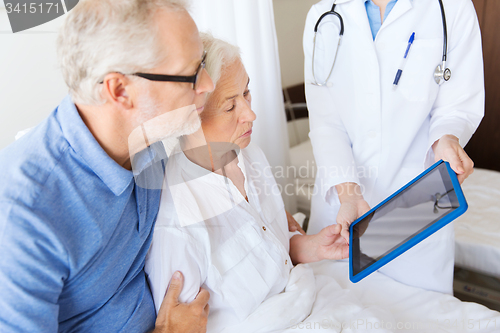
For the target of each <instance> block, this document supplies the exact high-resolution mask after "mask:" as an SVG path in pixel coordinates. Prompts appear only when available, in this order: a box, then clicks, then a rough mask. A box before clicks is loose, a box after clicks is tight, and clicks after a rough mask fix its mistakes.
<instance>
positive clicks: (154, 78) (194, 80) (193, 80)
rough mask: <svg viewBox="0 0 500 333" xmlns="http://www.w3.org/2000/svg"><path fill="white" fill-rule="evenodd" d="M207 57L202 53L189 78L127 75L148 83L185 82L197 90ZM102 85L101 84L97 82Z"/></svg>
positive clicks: (142, 74) (143, 74)
mask: <svg viewBox="0 0 500 333" xmlns="http://www.w3.org/2000/svg"><path fill="white" fill-rule="evenodd" d="M206 57H207V51H203V57H202V58H201V63H200V65H199V66H198V69H197V70H196V72H195V73H194V75H191V76H181V75H163V74H149V73H133V74H129V75H135V76H139V77H142V78H143V79H146V80H150V81H160V82H186V83H192V84H193V89H194V90H196V88H198V84H199V82H200V80H199V78H200V75H201V72H202V71H203V69H204V68H205V58H206ZM99 83H102V82H99Z"/></svg>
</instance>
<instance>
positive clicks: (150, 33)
mask: <svg viewBox="0 0 500 333" xmlns="http://www.w3.org/2000/svg"><path fill="white" fill-rule="evenodd" d="M163 8H166V9H170V10H185V9H186V2H185V1H184V0H81V1H80V2H79V3H78V5H77V6H76V7H75V8H74V9H73V10H71V11H70V12H69V13H68V14H67V17H66V19H65V23H64V25H63V27H62V28H61V31H60V33H59V38H58V40H57V51H58V57H59V61H60V65H61V70H62V74H63V78H64V81H65V82H66V84H67V85H68V87H69V92H70V94H71V97H72V99H73V102H75V103H80V104H86V105H98V104H102V103H104V100H103V99H102V97H101V86H100V84H99V82H101V81H102V80H103V79H104V77H105V76H106V74H108V73H112V72H119V73H123V74H131V73H135V72H140V71H145V70H148V69H152V68H154V67H156V66H158V65H159V64H160V63H161V62H162V61H163V60H164V59H165V57H166V54H164V52H162V45H161V44H160V43H159V42H158V27H157V25H156V24H155V20H154V15H155V13H156V12H157V11H158V10H159V9H163Z"/></svg>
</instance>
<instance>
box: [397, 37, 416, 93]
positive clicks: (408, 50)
mask: <svg viewBox="0 0 500 333" xmlns="http://www.w3.org/2000/svg"><path fill="white" fill-rule="evenodd" d="M414 40H415V33H412V34H411V36H410V39H409V40H408V46H407V47H406V52H405V55H404V57H403V60H402V61H401V65H399V69H398V72H397V73H396V77H395V78H394V83H393V85H394V89H396V88H397V86H398V83H399V80H400V79H401V75H402V74H403V69H404V67H405V65H406V59H408V53H409V52H410V48H411V46H412V44H413V41H414Z"/></svg>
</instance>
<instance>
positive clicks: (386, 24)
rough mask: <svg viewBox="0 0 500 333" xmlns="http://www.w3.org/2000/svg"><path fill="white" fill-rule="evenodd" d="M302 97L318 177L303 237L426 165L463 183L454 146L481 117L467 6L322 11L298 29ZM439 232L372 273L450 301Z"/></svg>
mask: <svg viewBox="0 0 500 333" xmlns="http://www.w3.org/2000/svg"><path fill="white" fill-rule="evenodd" d="M303 44H304V55H305V64H304V70H305V89H306V100H307V106H308V110H309V122H310V133H309V136H310V138H311V142H312V146H313V151H314V157H315V160H316V164H317V166H318V173H317V177H316V183H315V191H314V195H313V198H312V203H311V216H310V221H309V229H308V233H310V234H315V233H317V232H318V231H319V230H321V229H322V228H323V227H325V226H327V225H331V224H335V223H337V224H340V225H341V226H342V231H341V235H342V237H343V238H344V239H346V240H348V237H349V231H348V228H349V225H350V224H351V223H352V222H353V221H354V220H356V219H357V218H358V217H360V216H362V215H363V214H364V213H366V212H367V211H369V209H370V207H374V206H375V205H377V204H378V203H380V202H381V201H383V200H384V199H386V198H387V197H388V196H390V195H391V194H393V193H394V192H396V191H397V190H398V189H400V188H401V187H402V186H403V185H405V184H406V183H408V182H409V181H410V180H412V179H413V178H414V177H416V176H417V175H419V174H420V173H421V172H422V171H424V170H425V169H426V168H428V167H430V166H431V165H433V164H434V163H435V162H436V161H438V160H440V159H443V160H444V161H448V162H449V164H450V167H451V169H453V170H454V171H455V172H456V174H457V176H458V181H459V182H460V183H462V182H463V181H464V180H465V179H466V178H467V177H468V176H469V175H470V174H471V173H472V171H473V162H472V160H471V159H470V158H469V157H468V156H467V154H466V153H465V151H464V149H463V147H464V146H465V145H466V144H467V142H468V141H469V139H470V138H471V136H472V134H473V133H474V132H475V130H476V129H477V127H478V125H479V123H480V121H481V119H482V117H483V115H484V75H483V60H482V48H481V35H480V31H479V24H478V21H477V16H476V13H475V9H474V5H473V4H472V1H471V0H335V1H334V0H323V1H320V2H318V3H317V4H315V5H314V6H313V7H312V8H311V9H310V11H309V13H308V16H307V20H306V25H305V30H304V39H303ZM453 265H454V233H453V226H452V225H451V224H449V225H447V226H445V227H444V228H442V229H441V230H439V231H438V232H436V233H435V234H433V235H432V236H430V237H428V238H427V239H425V240H424V241H422V242H420V243H419V244H418V245H416V246H414V247H413V248H412V249H410V250H408V251H407V252H406V253H404V254H402V255H401V256H399V257H398V258H397V260H394V261H392V262H390V263H388V264H387V265H385V266H384V267H383V268H381V269H380V271H381V272H382V273H384V274H387V275H389V276H391V277H392V278H394V279H396V280H398V281H400V282H403V283H406V284H408V285H413V286H416V287H421V288H425V289H429V290H435V291H440V292H445V293H451V292H452V281H453Z"/></svg>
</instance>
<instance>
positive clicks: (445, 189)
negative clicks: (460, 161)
mask: <svg viewBox="0 0 500 333" xmlns="http://www.w3.org/2000/svg"><path fill="white" fill-rule="evenodd" d="M466 210H467V202H466V200H465V197H464V195H463V192H462V189H461V187H460V184H459V182H458V179H457V175H456V174H455V172H454V171H453V170H452V169H451V167H450V165H449V163H448V162H444V161H442V160H441V161H439V162H436V163H435V164H434V165H433V166H431V167H430V168H429V169H427V170H425V171H424V172H422V173H421V174H420V175H419V176H417V177H416V178H415V179H413V180H412V181H410V182H409V183H408V184H406V185H405V186H403V187H402V188H401V189H400V190H398V191H397V192H396V193H394V194H393V195H391V196H390V197H388V198H387V199H385V200H384V201H382V202H381V203H380V204H378V205H377V206H376V207H374V208H373V209H371V210H370V211H369V212H367V213H366V214H364V215H363V216H361V217H360V218H358V219H357V220H356V221H354V222H353V223H352V224H351V226H350V230H349V231H350V236H349V237H350V243H349V278H350V280H351V281H352V282H358V281H360V280H361V279H363V278H365V277H366V276H368V275H370V274H371V273H373V272H374V271H376V270H377V269H379V268H381V267H382V266H384V265H385V264H387V263H388V262H390V261H391V260H394V259H395V258H396V257H398V256H399V255H401V254H403V253H404V252H406V251H407V250H409V249H410V248H412V247H413V246H415V245H416V244H418V243H419V242H421V241H423V240H424V239H426V238H427V237H429V236H430V235H432V234H433V233H435V232H436V231H438V230H439V229H441V228H442V227H444V226H445V225H446V224H448V223H450V222H451V221H453V220H454V219H456V218H457V217H459V216H460V215H462V214H463V213H464V212H465V211H466Z"/></svg>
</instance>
